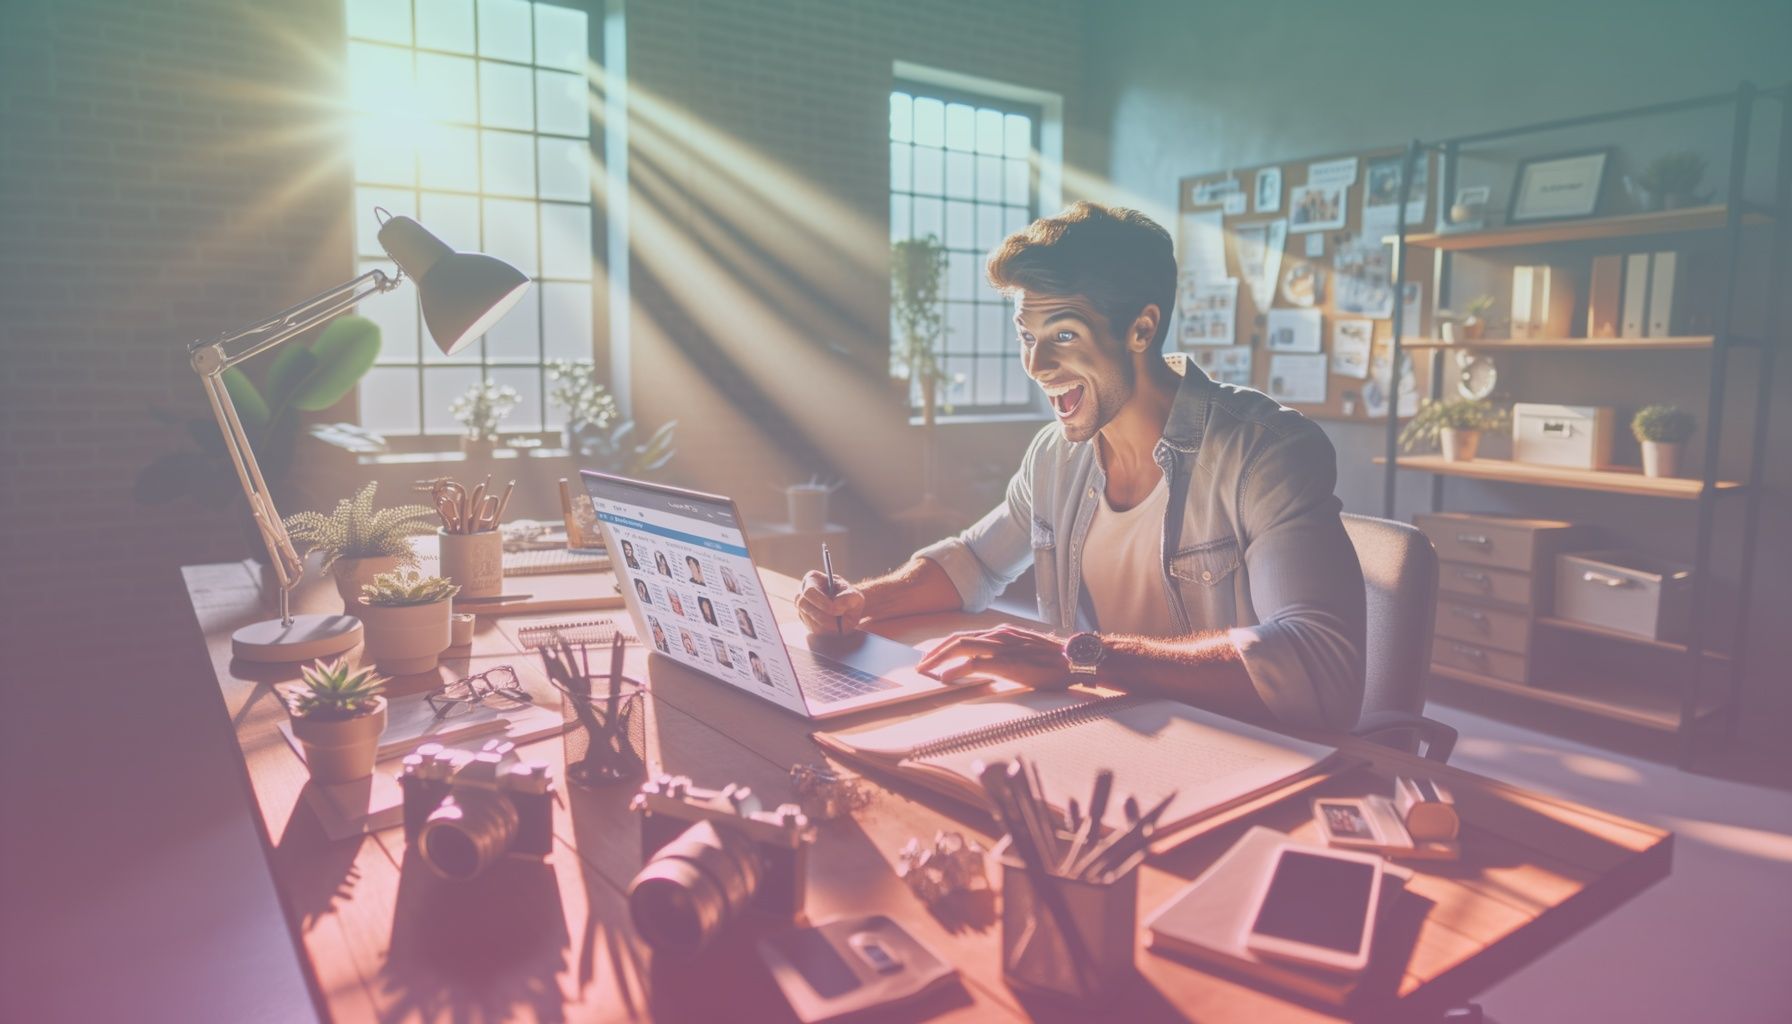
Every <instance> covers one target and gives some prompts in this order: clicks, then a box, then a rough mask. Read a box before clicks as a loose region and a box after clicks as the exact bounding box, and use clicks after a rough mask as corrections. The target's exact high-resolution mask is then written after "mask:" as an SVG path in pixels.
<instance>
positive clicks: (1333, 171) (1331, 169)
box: [1307, 156, 1356, 188]
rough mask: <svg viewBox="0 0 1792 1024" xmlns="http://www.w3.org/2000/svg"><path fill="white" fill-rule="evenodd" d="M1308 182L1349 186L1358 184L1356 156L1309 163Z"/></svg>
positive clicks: (1337, 186) (1310, 183)
mask: <svg viewBox="0 0 1792 1024" xmlns="http://www.w3.org/2000/svg"><path fill="white" fill-rule="evenodd" d="M1307 184H1308V185H1310V186H1311V185H1326V186H1332V187H1336V188H1349V187H1350V186H1352V185H1354V184H1356V157H1354V156H1345V157H1339V158H1338V159H1336V160H1321V161H1319V162H1318V163H1311V164H1308V165H1307Z"/></svg>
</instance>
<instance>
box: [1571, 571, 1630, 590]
mask: <svg viewBox="0 0 1792 1024" xmlns="http://www.w3.org/2000/svg"><path fill="white" fill-rule="evenodd" d="M1580 581H1581V582H1582V583H1598V584H1600V585H1602V586H1607V587H1628V586H1630V584H1631V582H1632V581H1630V580H1627V579H1625V578H1624V577H1622V576H1608V575H1607V574H1605V573H1602V572H1594V571H1593V570H1591V569H1588V570H1587V571H1586V572H1583V573H1581V574H1580Z"/></svg>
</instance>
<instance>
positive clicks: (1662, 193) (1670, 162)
mask: <svg viewBox="0 0 1792 1024" xmlns="http://www.w3.org/2000/svg"><path fill="white" fill-rule="evenodd" d="M1704 176H1705V158H1704V157H1702V156H1700V155H1699V154H1697V153H1695V152H1693V151H1692V150H1690V149H1683V150H1680V151H1678V152H1675V153H1664V154H1662V155H1661V156H1658V157H1656V158H1655V159H1654V160H1651V161H1649V166H1647V167H1645V168H1643V173H1642V175H1641V176H1640V177H1638V178H1637V184H1638V185H1640V186H1642V189H1643V191H1644V192H1646V193H1648V197H1649V207H1650V209H1654V210H1677V209H1680V208H1681V207H1684V206H1698V205H1699V204H1701V203H1708V202H1710V201H1711V195H1712V193H1710V192H1706V193H1705V194H1704V195H1700V194H1699V192H1698V188H1699V179H1701V178H1703V177H1704Z"/></svg>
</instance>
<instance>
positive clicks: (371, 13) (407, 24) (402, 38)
mask: <svg viewBox="0 0 1792 1024" xmlns="http://www.w3.org/2000/svg"><path fill="white" fill-rule="evenodd" d="M348 34H349V35H350V36H353V37H355V38H357V39H380V40H384V41H385V42H388V43H404V44H405V45H407V46H408V45H410V42H411V0H348Z"/></svg>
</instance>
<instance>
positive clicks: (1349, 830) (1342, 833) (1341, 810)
mask: <svg viewBox="0 0 1792 1024" xmlns="http://www.w3.org/2000/svg"><path fill="white" fill-rule="evenodd" d="M1319 813H1320V814H1321V815H1322V816H1323V817H1324V820H1325V828H1326V831H1328V832H1330V833H1331V834H1332V835H1333V836H1335V837H1337V838H1339V839H1363V840H1367V841H1369V842H1374V841H1375V829H1374V827H1373V826H1371V825H1370V824H1369V819H1368V817H1367V816H1366V815H1364V814H1363V809H1362V808H1361V807H1359V806H1357V805H1356V804H1351V803H1321V804H1320V805H1319Z"/></svg>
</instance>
